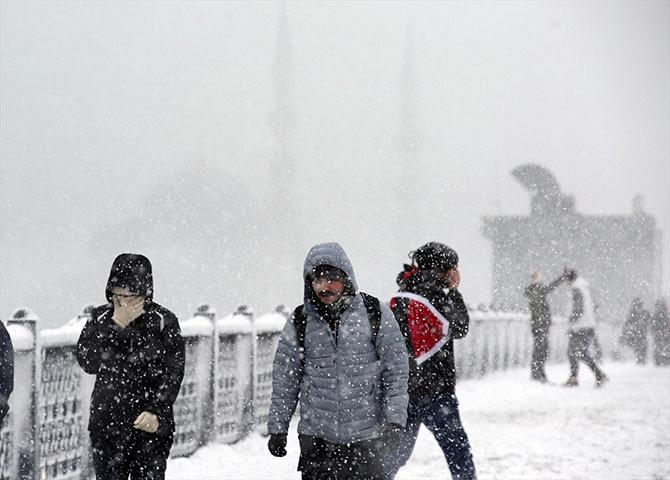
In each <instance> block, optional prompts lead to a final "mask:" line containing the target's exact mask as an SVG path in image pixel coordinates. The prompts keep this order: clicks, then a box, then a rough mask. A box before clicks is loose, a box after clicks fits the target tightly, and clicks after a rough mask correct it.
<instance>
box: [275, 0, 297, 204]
mask: <svg viewBox="0 0 670 480" xmlns="http://www.w3.org/2000/svg"><path fill="white" fill-rule="evenodd" d="M292 64H293V55H292V52H291V40H290V35H289V25H288V16H287V14H286V6H285V5H284V4H282V5H281V6H280V10H279V22H278V25H277V44H276V47H275V64H274V79H273V83H274V96H275V106H274V109H273V110H272V112H271V114H270V123H271V125H272V130H273V133H274V136H275V142H276V144H275V151H274V158H273V159H272V162H271V163H270V175H271V177H272V178H271V180H272V182H273V187H274V188H273V190H274V192H273V197H274V198H273V199H272V200H273V206H275V207H276V208H275V211H276V214H277V215H278V217H279V216H282V215H285V214H286V213H287V212H288V210H289V209H288V208H282V207H288V206H289V203H290V198H289V197H288V196H287V195H290V187H291V186H293V180H294V176H295V166H294V159H293V157H292V153H291V133H292V127H293V124H294V110H293V97H292V82H291V73H292V66H293V65H292Z"/></svg>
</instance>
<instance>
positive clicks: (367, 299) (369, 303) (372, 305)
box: [361, 292, 382, 357]
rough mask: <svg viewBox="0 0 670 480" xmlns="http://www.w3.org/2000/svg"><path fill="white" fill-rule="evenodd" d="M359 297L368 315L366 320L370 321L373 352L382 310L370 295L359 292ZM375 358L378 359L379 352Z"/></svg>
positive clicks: (376, 300) (377, 301)
mask: <svg viewBox="0 0 670 480" xmlns="http://www.w3.org/2000/svg"><path fill="white" fill-rule="evenodd" d="M361 297H363V304H364V305H365V311H366V312H367V314H368V320H369V321H370V333H371V338H372V344H373V345H374V346H375V351H376V350H377V335H378V334H379V325H380V324H381V323H382V310H381V307H380V305H379V300H378V299H377V298H375V297H373V296H372V295H368V294H367V293H364V292H361ZM377 357H379V352H377Z"/></svg>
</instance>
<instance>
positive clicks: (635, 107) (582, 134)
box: [0, 1, 670, 326]
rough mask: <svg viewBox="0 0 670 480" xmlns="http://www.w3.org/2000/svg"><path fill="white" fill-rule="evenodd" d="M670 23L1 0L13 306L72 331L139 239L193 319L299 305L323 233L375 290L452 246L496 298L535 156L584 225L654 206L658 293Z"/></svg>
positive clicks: (569, 9) (463, 6)
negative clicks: (424, 251)
mask: <svg viewBox="0 0 670 480" xmlns="http://www.w3.org/2000/svg"><path fill="white" fill-rule="evenodd" d="M282 5H283V6H282ZM282 8H283V9H284V13H285V20H284V21H282V20H280V19H281V18H282ZM282 22H283V23H282ZM280 24H281V25H284V27H283V28H284V30H283V31H284V33H287V34H288V36H287V38H288V45H289V47H288V50H285V49H284V47H282V46H281V45H282V42H281V41H280V40H278V37H279V35H278V29H279V25H280ZM668 25H670V4H669V3H668V2H640V1H635V2H629V3H626V2H603V1H598V2H591V3H587V2H565V1H560V2H555V3H551V2H528V3H523V2H513V3H505V2H490V3H489V2H467V3H459V2H448V3H435V2H427V3H419V2H412V3H407V4H402V3H397V2H392V3H388V4H385V3H380V2H374V3H355V2H347V3H344V2H333V3H321V2H319V3H316V2H315V3H307V2H300V3H297V2H296V3H293V2H287V3H285V4H280V3H275V2H267V3H261V2H254V3H248V4H247V3H230V2H221V3H214V2H203V3H192V2H189V3H177V2H164V3H160V2H147V3H139V4H136V3H134V2H133V3H131V2H118V3H112V2H106V3H102V2H95V3H94V2H77V3H66V2H51V3H46V2H37V3H30V2H23V1H22V2H9V1H3V2H2V4H1V25H0V27H1V29H0V31H1V33H0V35H1V37H0V38H1V48H0V55H1V69H2V72H1V94H0V98H1V119H0V120H1V125H0V127H1V128H0V148H1V151H0V158H1V169H2V170H1V173H2V175H1V177H2V180H1V185H0V187H1V208H0V229H1V234H2V236H1V240H2V243H1V251H0V309H1V310H0V315H1V317H2V319H7V318H8V317H9V316H10V315H11V312H12V310H13V309H15V308H17V307H19V306H28V307H31V308H32V309H34V310H35V312H36V313H37V314H38V316H39V317H40V318H41V319H42V320H43V325H45V326H55V325H58V324H61V323H62V322H64V321H65V320H67V319H69V318H70V317H72V316H74V315H76V314H77V313H78V311H79V310H80V309H81V307H83V306H84V305H85V304H88V303H102V302H103V301H104V297H103V290H104V284H105V281H106V279H107V274H108V271H109V267H110V265H111V262H112V260H113V258H114V257H115V256H116V254H118V253H120V252H126V251H132V252H139V253H144V254H146V255H147V256H148V257H149V258H150V259H151V260H152V262H153V264H154V271H155V284H156V285H155V286H156V300H157V301H158V302H160V303H163V304H165V305H166V306H168V307H169V308H172V309H173V310H175V311H176V312H177V313H178V314H179V315H180V316H181V317H182V318H184V317H185V316H187V315H189V314H190V313H191V312H192V310H193V309H194V308H195V306H196V305H197V304H198V302H201V301H207V302H210V303H212V304H213V305H214V306H216V307H217V308H218V310H219V311H220V312H221V313H223V312H225V311H227V310H230V309H232V308H235V307H236V306H237V305H238V304H240V303H247V304H249V305H251V306H252V307H254V308H255V309H256V310H259V311H263V310H267V309H270V308H272V307H273V306H275V305H276V304H278V303H287V304H289V305H290V306H291V307H292V306H294V305H295V304H297V303H300V301H301V297H302V279H301V266H302V265H301V264H302V260H303V258H304V255H305V253H306V252H307V250H308V248H309V247H310V246H311V245H312V244H314V243H316V242H320V241H331V240H335V241H339V242H340V243H341V244H342V245H343V246H344V248H345V249H346V250H347V251H348V253H349V255H350V257H351V259H352V261H353V264H354V268H355V269H356V272H357V276H358V280H359V285H360V286H361V287H362V289H363V290H367V291H369V292H371V293H375V294H378V295H381V296H388V295H390V294H391V293H392V292H393V291H394V288H395V281H394V280H395V275H396V273H397V272H398V271H399V270H400V269H401V267H402V263H403V261H404V260H406V253H407V251H409V250H410V249H412V248H414V247H417V246H418V245H420V244H421V243H423V242H425V241H428V240H440V241H443V242H446V243H448V244H450V245H451V246H453V247H454V248H456V249H457V250H458V252H459V253H460V255H461V270H462V275H463V285H462V291H463V293H464V296H465V298H466V301H468V302H469V303H479V302H488V301H489V300H490V298H491V292H490V288H491V286H490V285H491V253H490V243H489V242H488V241H487V240H485V239H484V238H483V236H482V235H481V224H482V222H481V216H482V215H489V214H523V213H526V212H528V206H529V197H528V195H527V192H526V191H525V190H524V189H523V188H522V187H521V186H520V185H519V184H517V183H516V182H515V181H514V180H513V179H512V177H511V176H510V175H509V171H510V170H511V169H512V168H514V167H515V166H517V165H520V164H524V163H530V162H533V163H540V164H543V165H545V166H546V167H548V168H549V169H550V170H551V171H553V172H554V174H555V175H556V177H557V178H558V181H559V183H560V184H561V186H562V189H563V191H564V192H565V193H567V194H571V195H574V196H575V199H576V207H577V210H578V211H580V212H584V213H588V214H603V213H612V214H629V213H631V211H632V198H633V196H634V195H635V194H637V193H640V194H642V195H644V197H645V208H646V210H647V211H648V212H649V213H651V214H652V215H654V216H655V217H656V218H657V220H658V222H659V228H660V229H661V231H662V233H663V245H664V247H663V255H664V269H663V270H664V283H663V285H664V291H665V292H667V291H668V290H669V289H668V277H669V275H668V270H670V269H669V268H668V258H669V256H670V254H669V253H670V252H669V249H668V232H669V227H670V207H669V201H668V200H669V192H670V166H669V163H670V161H669V159H670V87H669V85H670V84H669V82H670V78H669V72H670V61H669V59H670V34H669V27H668ZM278 45H279V47H278ZM278 50H279V52H278ZM278 55H279V56H278ZM278 58H279V59H280V60H281V61H279V62H278V60H277V59H278ZM282 72H283V73H282ZM403 75H405V77H403ZM403 78H405V80H403ZM279 80H281V82H279V86H280V87H279V90H276V86H277V82H278V81H279ZM277 92H279V93H277ZM403 92H405V93H404V94H403ZM403 95H404V96H403ZM278 98H279V99H281V101H282V102H283V103H282V104H281V105H283V106H280V108H279V110H278V113H277V105H278ZM403 105H404V106H403ZM273 112H275V113H273ZM277 121H279V125H280V126H281V125H283V126H284V127H286V132H285V134H282V135H284V137H283V138H285V140H286V149H285V150H284V152H285V153H286V155H287V158H288V159H289V162H290V163H289V164H288V165H290V170H291V171H292V173H290V174H286V175H282V174H281V173H279V174H278V173H277V172H278V171H277V170H271V167H270V164H271V163H272V161H273V159H276V158H278V156H279V155H280V153H279V152H281V151H282V150H281V148H280V146H279V142H278V137H277V133H276V132H277V129H276V125H277ZM280 131H281V130H280ZM403 135H405V136H404V137H403ZM407 135H409V138H410V139H412V144H413V145H415V146H414V147H410V148H409V151H410V155H413V157H414V158H413V160H412V161H411V162H410V161H408V160H407V159H406V158H403V154H402V148H401V139H402V138H408V137H407ZM400 185H404V186H405V187H406V189H407V190H406V192H404V194H406V195H408V196H410V197H412V198H413V200H412V201H410V202H406V203H399V201H398V199H397V198H396V197H397V194H398V192H401V187H400Z"/></svg>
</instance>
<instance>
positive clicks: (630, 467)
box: [167, 363, 670, 480]
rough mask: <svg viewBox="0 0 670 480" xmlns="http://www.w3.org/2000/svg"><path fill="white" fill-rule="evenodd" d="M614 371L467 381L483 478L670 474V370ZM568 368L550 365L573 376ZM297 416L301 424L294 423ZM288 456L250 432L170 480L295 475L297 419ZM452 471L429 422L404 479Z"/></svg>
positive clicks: (173, 470)
mask: <svg viewBox="0 0 670 480" xmlns="http://www.w3.org/2000/svg"><path fill="white" fill-rule="evenodd" d="M604 369H605V371H606V372H607V373H608V375H609V376H610V378H611V381H610V383H609V384H607V385H606V386H605V387H604V388H602V389H595V388H594V386H593V376H592V374H591V372H590V371H588V370H587V369H586V368H585V367H583V366H582V368H581V372H580V377H581V385H580V386H579V387H578V388H574V389H567V388H562V387H559V386H554V385H540V384H537V383H532V382H530V381H529V380H528V373H527V372H526V371H520V370H517V371H510V372H503V373H499V374H494V375H491V376H489V377H486V378H484V379H480V380H468V381H462V382H460V383H459V385H458V387H457V393H458V397H459V401H460V404H461V415H462V417H463V423H464V425H465V429H466V431H467V432H468V435H469V436H470V441H471V443H472V447H473V452H474V456H475V462H476V466H477V470H478V475H479V478H480V479H489V478H491V479H493V478H495V479H514V480H516V479H528V480H531V479H532V480H538V479H588V480H597V479H612V480H614V479H617V480H637V479H668V478H670V369H667V368H665V369H661V368H657V367H651V366H650V367H641V366H637V365H633V364H627V363H623V364H622V363H607V364H605V366H604ZM567 373H568V372H567V365H554V366H550V367H549V369H548V374H549V376H550V378H551V379H553V380H556V381H557V382H558V381H562V380H564V379H565V378H566V377H567ZM294 423H297V422H295V420H294ZM292 426H293V429H292V431H291V434H290V435H289V445H288V455H287V456H286V457H284V458H274V457H272V456H271V455H270V454H269V453H268V452H267V449H266V439H265V438H263V437H261V436H260V435H258V434H253V435H250V436H249V437H248V438H246V439H245V440H243V441H241V442H239V443H238V444H236V445H211V446H207V447H204V448H201V449H200V450H198V451H197V452H196V453H195V454H194V455H192V456H191V457H190V458H178V459H173V460H171V461H170V462H169V464H168V472H167V478H168V479H179V480H185V479H193V480H196V479H197V480H200V479H226V480H230V479H297V478H300V477H299V475H298V473H297V472H296V471H295V467H296V465H297V458H298V445H297V444H298V439H297V434H296V431H295V425H292ZM437 478H446V479H448V478H450V476H449V472H448V469H447V467H446V463H445V461H444V457H443V456H442V453H441V451H440V449H439V448H438V446H437V444H436V443H435V440H434V439H433V438H432V436H431V435H430V433H429V432H428V431H427V430H425V429H423V428H422V430H421V433H420V435H419V439H418V442H417V447H416V449H415V451H414V455H413V457H412V459H411V460H410V462H409V463H408V464H407V465H406V466H405V467H404V468H403V469H401V470H400V473H399V475H398V479H421V480H424V479H437Z"/></svg>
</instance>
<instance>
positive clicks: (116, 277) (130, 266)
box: [105, 253, 154, 302]
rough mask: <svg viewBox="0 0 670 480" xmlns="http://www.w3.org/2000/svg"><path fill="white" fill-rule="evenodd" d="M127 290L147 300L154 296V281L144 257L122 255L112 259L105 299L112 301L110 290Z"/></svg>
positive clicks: (128, 254)
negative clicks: (117, 288) (116, 288)
mask: <svg viewBox="0 0 670 480" xmlns="http://www.w3.org/2000/svg"><path fill="white" fill-rule="evenodd" d="M114 287H121V288H127V289H128V290H130V291H131V292H133V293H137V294H139V295H142V296H144V297H146V298H147V299H149V300H152V299H153V296H154V279H153V274H152V272H151V262H150V261H149V259H148V258H147V257H145V256H144V255H139V254H136V253H122V254H121V255H119V256H118V257H116V258H115V259H114V263H112V269H111V271H110V272H109V279H108V280H107V287H106V288H105V297H106V298H107V301H108V302H111V301H112V288H114Z"/></svg>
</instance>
